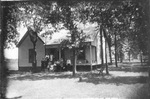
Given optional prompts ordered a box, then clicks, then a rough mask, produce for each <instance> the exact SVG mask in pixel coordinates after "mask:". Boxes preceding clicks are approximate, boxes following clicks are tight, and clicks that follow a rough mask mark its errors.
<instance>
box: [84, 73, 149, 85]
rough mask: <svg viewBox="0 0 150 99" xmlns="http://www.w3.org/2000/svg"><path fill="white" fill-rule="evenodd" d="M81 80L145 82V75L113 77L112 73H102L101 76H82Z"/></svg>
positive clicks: (91, 81) (88, 81)
mask: <svg viewBox="0 0 150 99" xmlns="http://www.w3.org/2000/svg"><path fill="white" fill-rule="evenodd" d="M81 82H86V83H93V84H116V85H121V84H136V83H143V84H144V83H146V82H147V77H144V76H138V77H134V76H133V77H132V76H120V77H119V76H117V77H114V76H112V75H103V76H98V75H97V76H91V77H84V78H83V79H82V81H81Z"/></svg>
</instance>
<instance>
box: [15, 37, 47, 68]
mask: <svg viewBox="0 0 150 99" xmlns="http://www.w3.org/2000/svg"><path fill="white" fill-rule="evenodd" d="M32 48H33V44H32V42H31V41H30V37H29V36H27V37H26V39H25V40H24V41H23V42H22V44H21V45H20V46H19V49H18V53H19V54H18V55H19V56H18V66H19V67H32V63H29V49H32ZM36 52H37V57H36V59H37V66H38V67H39V66H41V60H42V58H43V57H44V56H45V48H44V45H43V43H42V42H41V41H40V40H38V41H37V43H36Z"/></svg>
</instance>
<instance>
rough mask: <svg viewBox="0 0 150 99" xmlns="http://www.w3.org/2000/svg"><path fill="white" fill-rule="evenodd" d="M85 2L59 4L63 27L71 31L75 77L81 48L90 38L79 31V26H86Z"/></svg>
mask: <svg viewBox="0 0 150 99" xmlns="http://www.w3.org/2000/svg"><path fill="white" fill-rule="evenodd" d="M83 4H84V2H74V1H67V0H66V1H63V2H61V1H60V2H58V5H59V7H60V9H61V11H60V13H61V16H60V19H61V21H60V22H61V23H62V24H63V26H64V27H65V28H66V29H67V30H69V31H70V44H69V46H70V48H71V49H72V51H73V76H75V74H76V60H77V55H78V52H79V48H80V47H81V46H83V44H82V43H83V42H84V41H85V40H86V39H87V38H88V37H89V36H88V35H87V34H86V33H84V31H83V30H82V29H79V27H78V25H79V24H83V23H84V24H85V20H83V19H84V18H83V17H85V16H83V14H82V12H83V13H84V8H83V7H82V6H81V5H83Z"/></svg>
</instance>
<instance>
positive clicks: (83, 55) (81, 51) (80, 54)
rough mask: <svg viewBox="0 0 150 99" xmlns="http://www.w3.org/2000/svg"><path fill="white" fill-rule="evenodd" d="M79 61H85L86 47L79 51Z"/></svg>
mask: <svg viewBox="0 0 150 99" xmlns="http://www.w3.org/2000/svg"><path fill="white" fill-rule="evenodd" d="M78 60H85V47H81V48H80V49H79V54H78Z"/></svg>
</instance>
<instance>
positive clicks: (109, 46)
mask: <svg viewBox="0 0 150 99" xmlns="http://www.w3.org/2000/svg"><path fill="white" fill-rule="evenodd" d="M108 49H109V59H110V64H112V55H111V44H108Z"/></svg>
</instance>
